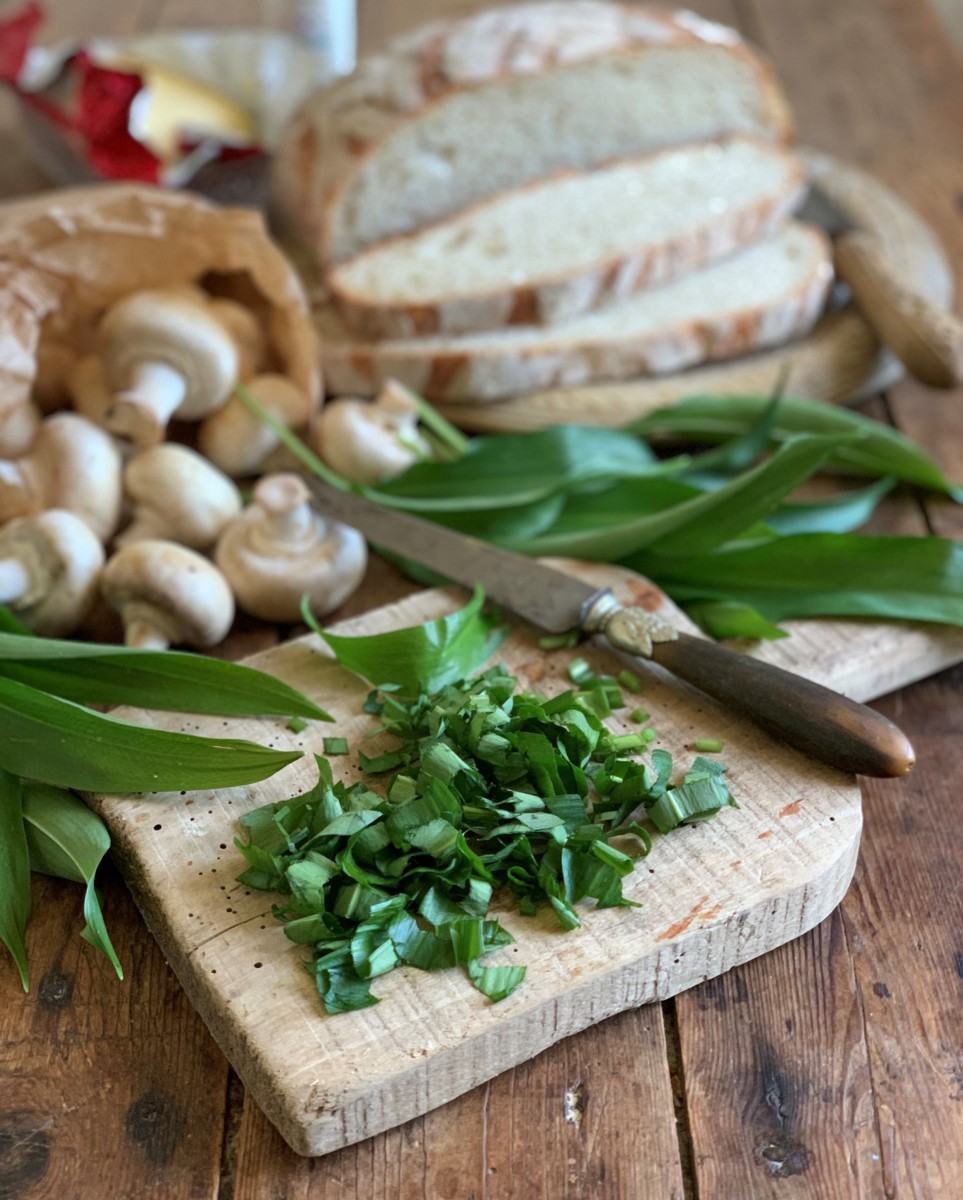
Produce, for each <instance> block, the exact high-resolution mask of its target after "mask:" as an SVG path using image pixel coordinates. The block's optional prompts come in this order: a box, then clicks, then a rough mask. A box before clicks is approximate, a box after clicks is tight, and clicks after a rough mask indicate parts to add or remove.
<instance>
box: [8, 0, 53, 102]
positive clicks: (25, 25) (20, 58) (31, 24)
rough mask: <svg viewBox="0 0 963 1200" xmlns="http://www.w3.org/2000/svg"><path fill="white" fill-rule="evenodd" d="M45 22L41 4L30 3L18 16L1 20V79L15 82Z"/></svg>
mask: <svg viewBox="0 0 963 1200" xmlns="http://www.w3.org/2000/svg"><path fill="white" fill-rule="evenodd" d="M43 22H44V11H43V9H42V8H41V7H40V5H39V4H28V5H27V7H26V8H25V9H23V10H22V11H21V12H18V13H17V14H16V16H13V17H7V19H6V20H4V21H0V79H2V80H5V81H6V82H7V83H15V82H16V81H17V78H18V77H19V75H20V72H21V70H22V69H23V63H24V59H25V58H26V57H27V51H28V50H29V49H30V47H31V46H32V45H33V42H34V35H35V34H36V32H37V30H38V29H39V28H40V26H41V25H42V24H43Z"/></svg>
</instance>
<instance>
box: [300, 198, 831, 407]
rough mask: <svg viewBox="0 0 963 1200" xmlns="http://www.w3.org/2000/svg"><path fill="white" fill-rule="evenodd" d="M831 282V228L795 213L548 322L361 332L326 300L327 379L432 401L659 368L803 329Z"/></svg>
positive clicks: (351, 390) (335, 384)
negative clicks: (661, 277) (774, 227)
mask: <svg viewBox="0 0 963 1200" xmlns="http://www.w3.org/2000/svg"><path fill="white" fill-rule="evenodd" d="M831 281H832V265H831V253H830V246H829V241H828V239H827V238H826V236H825V235H824V234H823V233H822V232H821V231H820V230H818V229H815V228H813V227H812V226H809V225H802V224H799V223H798V222H792V223H790V224H789V225H787V226H785V227H784V228H783V229H782V230H780V231H779V232H778V233H776V234H774V235H773V236H771V237H769V238H767V239H765V240H764V241H760V242H756V243H755V244H754V245H753V246H751V247H749V249H747V250H745V251H743V252H742V253H740V254H737V255H736V256H734V257H733V258H729V259H726V260H725V261H724V262H721V263H717V264H715V265H714V266H711V267H707V268H706V269H705V270H703V271H697V272H693V273H692V274H690V275H685V276H683V277H682V278H681V279H677V280H675V281H674V282H672V283H668V284H666V285H665V286H664V287H660V288H653V289H651V290H649V291H645V292H640V293H638V294H637V295H635V296H633V297H632V298H631V299H629V300H625V301H623V302H622V303H620V304H616V305H612V306H610V307H609V308H606V309H600V310H598V311H597V312H593V313H590V314H588V315H585V316H581V317H577V318H575V319H574V320H572V321H567V322H564V323H563V324H560V325H555V326H552V327H550V328H539V327H537V326H534V327H532V326H530V327H525V328H514V329H506V330H498V331H495V332H489V333H479V334H473V335H469V336H465V337H449V338H445V337H425V338H409V339H401V340H395V341H380V342H359V341H352V340H351V338H350V336H348V335H347V334H346V332H345V330H344V327H343V325H342V323H341V321H340V319H339V318H338V316H337V314H336V313H335V312H334V311H333V309H332V308H331V307H330V306H325V307H322V308H320V309H319V311H318V313H317V321H318V329H319V333H320V337H321V342H322V361H323V363H324V369H325V380H326V383H327V385H328V390H329V392H330V393H331V394H335V395H345V394H357V395H373V394H374V393H375V392H377V391H378V389H379V388H380V387H381V386H382V384H383V383H385V381H386V380H388V379H391V378H394V379H397V380H399V381H400V382H401V383H404V384H406V385H407V386H408V387H410V388H413V389H414V390H415V391H417V392H420V393H421V394H422V395H423V396H426V397H428V398H429V399H431V400H448V401H458V400H473V401H480V400H498V399H501V398H503V397H506V396H514V395H518V394H520V393H524V392H528V391H534V390H536V389H540V388H548V387H570V386H574V385H576V384H584V383H587V382H589V381H601V380H606V379H627V378H631V377H633V376H639V375H661V374H666V373H668V372H672V371H679V370H682V369H684V368H685V367H688V366H691V365H693V364H695V363H698V362H703V361H710V360H714V359H721V358H728V357H731V356H733V355H736V354H743V353H746V352H749V351H753V350H760V349H763V348H766V347H769V346H774V345H778V344H780V343H783V342H787V341H789V340H791V339H792V338H795V337H800V336H802V335H803V334H805V333H807V332H808V331H809V329H810V328H811V327H812V325H813V323H814V322H815V320H816V318H817V317H818V316H819V314H820V312H821V311H822V308H823V305H824V302H825V299H826V293H827V291H828V288H829V286H830V283H831Z"/></svg>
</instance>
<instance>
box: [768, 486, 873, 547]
mask: <svg viewBox="0 0 963 1200" xmlns="http://www.w3.org/2000/svg"><path fill="white" fill-rule="evenodd" d="M895 483H896V480H895V479H894V478H893V477H892V476H889V477H888V478H885V479H879V480H877V481H876V482H875V483H871V484H870V485H869V487H865V488H860V489H859V490H856V491H849V492H842V493H840V494H839V495H836V496H832V497H830V498H829V499H827V500H819V501H813V502H810V503H806V504H785V505H783V506H782V507H781V508H777V509H776V511H775V512H772V513H770V514H769V516H768V517H767V518H766V524H767V525H768V526H769V527H770V529H774V530H775V531H776V533H780V534H783V535H784V536H785V535H788V534H791V533H851V532H852V531H853V530H855V529H859V527H860V526H861V525H865V523H866V522H867V521H868V520H869V518H870V517H871V516H872V515H873V513H874V512H875V511H876V506H877V505H878V504H879V502H880V500H882V498H883V497H884V496H885V495H886V494H887V493H888V492H890V491H892V489H893V486H894V484H895Z"/></svg>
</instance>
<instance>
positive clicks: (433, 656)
mask: <svg viewBox="0 0 963 1200" xmlns="http://www.w3.org/2000/svg"><path fill="white" fill-rule="evenodd" d="M484 602H485V595H484V592H483V591H482V589H481V588H480V587H479V588H476V589H475V593H474V595H473V596H472V598H471V600H469V602H468V603H467V604H466V605H465V606H464V608H461V609H459V611H458V612H455V613H452V614H451V615H450V616H447V617H440V618H439V619H438V620H436V621H428V622H426V623H425V624H423V625H414V626H411V627H409V628H407V629H395V630H391V631H389V632H387V633H378V634H373V635H371V636H368V637H345V636H343V635H336V634H332V633H329V632H327V631H326V630H324V629H321V628H320V626H318V625H317V623H316V622H312V624H313V627H314V629H315V632H316V633H318V634H319V635H320V636H321V637H322V638H323V639H324V641H325V642H327V644H328V645H329V646H330V647H331V649H332V650H333V651H334V653H335V655H336V656H337V659H338V662H339V663H340V664H341V666H343V667H345V668H346V669H347V670H349V671H353V672H354V673H355V674H356V675H360V676H361V677H362V678H363V679H367V680H368V681H369V682H370V683H373V684H378V685H383V684H394V685H395V686H396V687H398V688H399V689H400V690H401V692H402V694H404V695H417V694H418V692H419V691H421V690H425V691H434V690H436V689H437V688H440V687H442V686H443V685H444V684H446V683H449V682H451V681H452V680H455V679H459V678H461V677H463V676H464V675H467V674H469V673H470V672H472V671H474V670H475V669H477V668H478V667H479V666H480V665H481V664H482V663H483V662H484V661H485V660H486V659H487V658H489V657H491V655H492V653H493V652H494V650H495V648H496V647H497V645H498V643H499V642H500V641H501V640H502V638H503V636H504V634H503V632H502V631H499V630H498V629H496V628H495V627H494V619H493V618H491V617H487V616H485V615H484V614H483V612H482V606H483V604H484ZM308 615H310V614H308Z"/></svg>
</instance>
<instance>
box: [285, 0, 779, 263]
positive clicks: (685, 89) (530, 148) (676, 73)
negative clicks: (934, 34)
mask: <svg viewBox="0 0 963 1200" xmlns="http://www.w3.org/2000/svg"><path fill="white" fill-rule="evenodd" d="M733 133H747V134H753V135H755V136H757V137H760V138H764V139H767V140H770V141H773V142H777V143H779V142H781V143H785V142H787V141H789V140H790V138H791V134H792V123H791V118H790V112H789V108H788V106H787V104H786V101H785V99H784V97H783V94H782V92H781V90H780V88H779V86H778V84H777V82H776V80H775V78H774V76H773V74H772V72H771V71H770V69H769V67H768V65H767V64H766V63H765V62H764V61H763V60H762V58H761V57H760V56H759V55H758V54H757V53H756V52H755V51H754V50H752V49H751V48H750V47H749V46H747V45H746V44H745V43H744V42H743V41H742V40H741V39H740V38H739V36H738V35H737V34H736V33H735V32H734V31H732V30H730V29H727V28H725V27H723V26H721V25H716V24H714V23H713V22H709V21H705V20H703V19H702V18H700V17H696V16H695V15H694V14H692V13H688V12H674V13H667V12H662V11H656V10H651V9H647V8H642V7H635V6H630V5H621V4H614V3H608V2H606V0H547V2H544V3H532V4H520V5H517V6H508V7H504V8H497V9H493V10H487V11H483V12H480V13H476V14H473V15H469V16H461V17H453V18H449V19H447V20H442V21H439V22H436V23H434V24H431V25H429V26H426V27H423V28H422V29H420V30H418V31H417V32H415V33H412V34H409V35H407V36H405V37H403V38H401V39H399V40H397V41H396V42H394V43H393V44H392V45H390V46H389V47H388V49H387V50H386V51H385V52H384V53H382V54H379V55H375V56H372V57H369V58H367V59H365V60H363V61H362V62H361V63H360V64H359V66H358V69H357V70H356V71H355V72H354V73H353V74H352V75H350V76H348V77H347V78H345V79H344V80H341V81H338V82H336V83H334V84H332V85H330V86H328V87H326V88H324V89H322V90H320V91H318V92H317V93H316V94H315V95H313V96H312V97H310V98H309V99H308V101H307V102H306V103H305V104H304V105H303V107H302V109H301V110H300V112H299V113H298V115H297V116H296V117H295V119H294V120H293V121H292V122H291V124H290V125H289V127H288V129H287V131H286V134H285V136H284V138H283V139H282V144H281V146H280V148H279V150H278V153H277V155H276V158H275V164H274V175H273V185H272V193H273V204H274V208H275V212H276V214H277V216H278V218H279V220H280V221H281V222H282V224H285V225H286V226H287V227H288V229H289V231H291V232H294V233H296V234H297V235H298V236H299V237H300V239H301V240H302V241H303V242H304V244H305V246H306V247H307V249H308V251H309V253H310V254H312V255H313V256H314V258H315V260H316V261H317V262H318V263H320V264H322V265H327V264H330V263H333V262H341V261H343V260H345V259H347V258H349V257H351V256H352V255H355V254H357V253H358V252H359V251H361V250H363V249H364V248H365V247H367V246H370V245H372V244H374V243H376V242H379V241H381V240H383V239H384V238H387V237H393V236H396V235H399V234H404V233H408V232H411V231H412V230H415V229H419V228H421V227H423V226H425V225H427V224H429V223H431V222H434V221H437V220H439V219H441V218H443V217H445V216H448V215H449V214H451V213H454V212H457V211H458V210H459V209H462V208H464V207H465V206H467V205H471V204H476V203H477V202H479V201H481V200H483V199H485V198H486V197H489V196H493V195H496V194H497V193H499V192H502V191H504V190H505V189H508V188H516V187H519V186H521V185H523V184H526V183H529V182H531V181H532V180H535V179H542V178H544V177H546V176H548V175H552V174H554V173H555V172H557V171H559V170H569V169H576V170H584V169H586V168H590V167H593V166H597V165H600V164H602V163H606V162H610V161H614V160H617V159H622V158H626V157H631V156H636V155H640V154H647V153H650V152H651V151H653V150H657V149H659V148H661V147H663V146H667V145H673V144H676V143H680V142H691V141H701V140H710V139H715V138H719V137H722V136H724V135H727V134H733Z"/></svg>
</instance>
